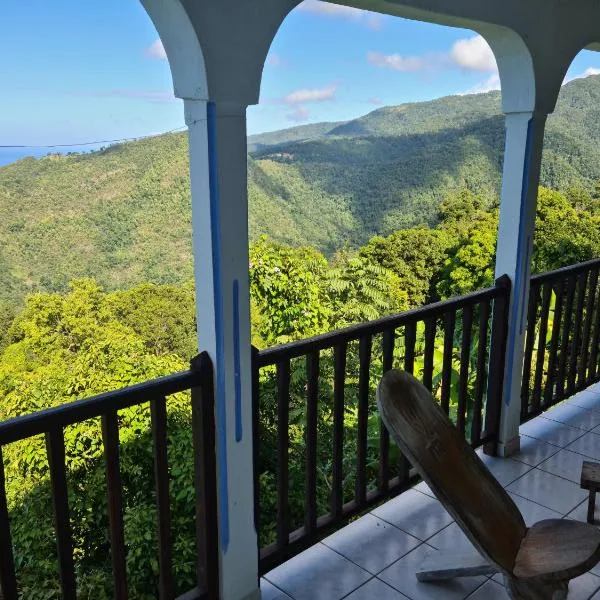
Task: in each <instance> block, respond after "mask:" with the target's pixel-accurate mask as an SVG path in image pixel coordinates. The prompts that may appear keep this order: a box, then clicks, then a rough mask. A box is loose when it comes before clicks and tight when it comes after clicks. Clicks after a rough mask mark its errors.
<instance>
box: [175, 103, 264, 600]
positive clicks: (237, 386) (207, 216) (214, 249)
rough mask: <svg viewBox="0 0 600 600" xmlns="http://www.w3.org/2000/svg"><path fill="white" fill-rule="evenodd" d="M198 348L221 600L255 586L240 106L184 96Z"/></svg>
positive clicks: (253, 592) (240, 598) (255, 593)
mask: <svg viewBox="0 0 600 600" xmlns="http://www.w3.org/2000/svg"><path fill="white" fill-rule="evenodd" d="M185 115H186V123H187V125H188V128H189V146H190V178H191V189H192V226H193V246H194V262H195V277H196V314H197V321H198V346H199V348H200V349H201V350H206V351H207V352H208V353H209V354H210V357H211V359H212V361H213V364H214V368H215V412H216V427H217V431H216V439H217V479H218V490H217V497H218V504H219V569H220V591H221V593H220V598H221V600H246V599H248V600H250V599H256V598H259V597H260V592H259V590H258V549H257V538H256V530H255V526H254V481H253V462H252V456H253V452H252V373H251V353H250V302H249V280H248V198H247V150H246V106H244V105H237V104H226V103H213V102H203V101H198V100H185Z"/></svg>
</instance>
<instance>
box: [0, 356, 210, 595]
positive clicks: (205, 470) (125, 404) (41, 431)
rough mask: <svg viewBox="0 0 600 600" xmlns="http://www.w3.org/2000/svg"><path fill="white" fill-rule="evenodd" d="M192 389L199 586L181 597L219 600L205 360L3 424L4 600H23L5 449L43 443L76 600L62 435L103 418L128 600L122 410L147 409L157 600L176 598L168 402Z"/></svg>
mask: <svg viewBox="0 0 600 600" xmlns="http://www.w3.org/2000/svg"><path fill="white" fill-rule="evenodd" d="M188 390H190V391H191V427H192V440H193V442H192V443H193V454H194V475H195V490H194V491H195V501H194V502H195V525H196V531H195V538H196V555H197V562H196V586H195V587H193V589H191V590H189V591H188V592H186V593H185V594H184V595H183V596H181V598H185V599H186V600H193V599H197V600H200V599H202V600H204V599H206V600H213V599H216V598H217V594H218V563H217V561H218V540H217V504H216V463H215V460H216V459H215V426H214V401H213V396H214V394H213V367H212V363H211V361H210V358H209V357H208V355H207V354H206V353H203V354H201V355H200V356H198V357H197V358H195V359H194V360H192V363H191V368H190V370H189V371H185V372H182V373H178V374H175V375H171V376H168V377H163V378H160V379H156V380H153V381H148V382H145V383H142V384H139V385H135V386H132V387H128V388H125V389H122V390H119V391H116V392H110V393H106V394H101V395H98V396H95V397H93V398H89V399H86V400H80V401H77V402H72V403H68V404H63V405H61V406H58V407H56V408H52V409H49V410H44V411H41V412H37V413H33V414H29V415H26V416H22V417H18V418H15V419H11V420H8V421H5V422H2V423H0V590H1V592H0V597H2V598H3V599H4V600H17V598H18V597H19V584H18V573H17V572H16V568H15V561H14V557H13V546H12V541H11V524H10V514H9V506H8V503H7V495H6V489H5V487H6V486H5V472H4V461H3V459H2V450H3V449H4V448H6V447H8V446H9V445H10V444H13V443H17V442H19V441H21V440H25V439H28V438H31V437H33V436H37V435H44V436H45V440H46V452H47V458H48V464H49V472H50V489H51V495H52V505H53V516H54V531H55V537H56V548H57V558H58V569H59V577H60V588H61V592H62V598H63V599H64V600H74V599H75V598H76V597H77V577H76V564H75V560H74V556H73V535H72V527H71V517H70V512H69V493H68V484H67V479H68V470H67V467H66V451H65V435H64V432H65V429H66V428H68V427H69V426H71V425H74V424H76V423H81V422H84V421H87V420H90V419H95V418H98V417H99V418H100V419H101V427H102V442H103V446H104V457H105V463H106V493H107V500H108V523H109V539H110V553H111V562H112V573H113V578H114V598H116V599H117V600H124V599H126V598H127V597H128V582H127V570H126V547H125V536H124V523H123V501H122V495H123V489H122V488H123V484H122V480H121V473H120V468H119V447H120V444H119V411H121V410H123V409H126V408H129V407H133V406H138V405H142V404H146V403H150V422H151V434H152V447H153V457H154V480H155V491H154V494H155V498H156V507H157V531H158V547H157V552H158V572H159V577H158V582H157V583H158V596H159V598H160V599H161V600H167V599H169V600H170V599H172V598H174V596H175V588H176V585H175V582H174V577H173V565H172V551H173V539H172V537H173V536H172V532H171V528H172V527H171V509H170V496H169V481H170V476H169V461H168V455H167V433H168V427H167V397H169V396H172V395H173V394H177V393H179V392H185V391H188ZM34 526H35V524H34Z"/></svg>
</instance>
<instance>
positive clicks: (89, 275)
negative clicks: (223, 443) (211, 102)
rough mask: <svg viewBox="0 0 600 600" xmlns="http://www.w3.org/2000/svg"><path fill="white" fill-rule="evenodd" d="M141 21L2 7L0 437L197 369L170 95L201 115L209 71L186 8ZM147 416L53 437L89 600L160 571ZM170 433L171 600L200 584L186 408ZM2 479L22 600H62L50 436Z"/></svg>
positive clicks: (145, 585) (171, 421)
mask: <svg viewBox="0 0 600 600" xmlns="http://www.w3.org/2000/svg"><path fill="white" fill-rule="evenodd" d="M42 4H43V3H42ZM145 4H146V8H147V9H148V12H149V13H150V14H151V16H152V18H153V19H154V21H155V23H156V28H155V27H153V25H152V22H151V21H150V20H149V19H148V15H147V14H146V13H145V12H144V9H143V7H142V6H140V4H139V3H136V2H128V3H121V2H113V3H85V4H82V3H60V2H59V3H56V4H54V5H53V6H52V7H50V6H45V5H43V6H42V5H40V6H39V7H37V9H36V11H30V10H28V9H25V8H23V7H21V5H20V3H18V2H13V3H9V5H8V6H7V5H3V7H2V14H3V18H2V27H3V31H4V28H6V29H5V31H6V32H8V33H7V35H6V36H5V35H3V43H6V44H7V47H9V46H10V51H9V50H7V51H6V52H5V53H4V54H5V56H6V57H7V60H6V61H3V65H6V64H8V67H6V68H7V72H6V76H5V77H4V78H3V83H4V86H5V90H4V92H3V99H4V100H3V101H4V102H6V103H7V104H8V110H2V111H1V113H2V116H0V129H1V130H2V141H1V142H0V143H2V144H3V145H5V146H26V147H25V148H12V149H10V150H11V151H13V152H15V151H17V150H18V151H19V155H18V156H16V155H12V156H8V151H9V149H8V148H4V150H3V154H4V156H6V157H7V158H10V159H12V158H15V159H19V160H17V161H16V162H15V161H13V160H7V161H6V162H8V163H9V164H7V165H5V166H0V213H1V214H2V219H1V221H2V223H1V224H0V238H1V239H2V259H1V260H0V281H1V282H2V286H1V287H2V289H1V290H0V303H2V304H3V307H5V308H6V311H4V312H3V315H4V317H3V318H2V321H1V325H0V328H1V331H0V380H1V383H0V388H1V391H0V394H1V395H2V403H1V407H0V421H5V420H7V419H9V418H12V417H18V416H22V415H26V414H29V413H33V412H36V411H39V410H43V409H47V408H52V407H57V406H59V405H62V404H66V403H70V402H72V401H75V400H80V399H84V398H87V397H89V396H93V395H95V394H99V393H103V392H107V391H112V390H115V389H121V388H124V387H127V386H130V385H133V384H137V383H142V382H146V381H149V380H153V379H155V378H157V377H160V376H164V375H170V374H172V373H175V372H177V371H181V370H186V369H187V368H189V359H190V358H191V357H192V356H193V355H195V354H196V353H197V342H196V323H195V302H194V284H193V260H192V258H193V257H192V243H191V215H190V185H189V170H188V147H187V135H186V133H185V132H184V131H183V129H184V126H183V124H184V119H183V106H182V102H181V101H180V100H178V99H177V98H176V97H175V96H174V94H173V87H174V88H175V91H176V93H177V94H178V95H179V96H181V97H183V98H186V99H192V100H200V101H201V100H205V99H206V82H205V74H204V65H203V58H202V54H201V53H200V51H199V46H198V41H197V39H196V37H195V34H194V32H193V29H192V28H191V26H190V25H189V23H187V22H186V21H185V18H184V17H185V13H184V12H183V9H182V8H181V5H180V4H179V2H178V1H176V0H175V1H173V2H164V1H163V0H161V1H160V2H156V3H152V2H147V3H145ZM61 5H62V6H61ZM157 29H158V32H157ZM159 33H160V34H161V37H159ZM167 55H168V57H169V59H170V60H171V67H172V71H173V73H172V75H171V69H170V67H169V64H168V61H167ZM8 57H10V59H8ZM11 63H12V66H11ZM172 79H173V81H172ZM32 82H35V84H33V83H32ZM165 132H167V133H165ZM157 134H160V135H157ZM124 138H125V140H124ZM113 140H119V142H113ZM34 146H43V147H34ZM30 154H32V155H33V157H27V156H28V155H30ZM149 400H150V396H148V397H145V398H144V399H143V401H142V402H141V403H139V404H134V405H131V404H130V403H128V407H127V408H125V409H123V410H120V411H119V412H118V413H117V412H116V409H115V412H114V414H111V415H104V413H103V415H104V416H105V418H104V419H100V418H94V419H89V420H85V421H82V422H79V421H78V420H76V422H75V423H74V424H70V421H65V423H64V424H65V427H64V451H65V458H64V462H65V464H66V485H67V490H66V493H67V494H68V511H69V513H70V514H68V513H67V517H66V520H67V525H68V524H69V523H70V529H71V534H72V546H73V559H74V571H75V572H76V585H77V593H78V596H80V597H94V598H112V597H115V596H116V595H117V593H116V592H115V591H114V587H113V586H114V585H115V584H117V585H120V586H121V587H120V590H121V594H122V590H123V585H124V579H125V577H127V586H128V588H129V593H130V595H131V596H136V597H142V596H147V597H153V596H154V595H155V594H156V590H157V588H158V582H159V562H160V563H161V571H163V572H164V571H165V569H166V566H165V565H164V564H162V563H163V562H164V547H165V546H166V545H164V544H163V541H164V540H163V539H162V538H161V539H160V540H159V539H158V535H157V522H158V520H159V518H160V519H161V520H163V519H164V517H165V508H164V507H165V505H164V502H163V505H162V510H161V514H160V515H158V510H157V502H156V496H157V493H158V492H157V488H158V484H157V483H156V482H155V476H154V455H153V433H152V427H151V409H150V406H149ZM160 402H161V400H160V399H159V400H158V402H156V401H155V402H153V406H152V412H156V410H158V411H159V412H160V410H161V405H160ZM102 406H106V404H102ZM157 406H158V408H157ZM155 418H156V417H152V422H154V420H155ZM111 419H112V420H111ZM101 421H102V422H101ZM166 422H167V423H168V433H167V441H168V446H169V455H168V469H169V472H168V473H165V472H163V473H162V474H161V476H160V479H162V484H163V488H162V494H163V500H164V496H165V493H166V496H167V497H168V496H169V493H170V498H169V500H170V515H171V528H170V531H169V534H170V535H171V536H172V541H173V551H172V561H173V578H172V579H173V582H174V583H173V589H174V593H176V594H177V595H179V594H182V593H185V592H187V591H189V590H190V588H193V587H195V585H196V582H197V579H196V567H197V555H196V540H195V524H194V514H195V494H194V455H193V450H194V445H193V443H192V428H191V405H190V398H189V394H185V393H184V394H179V395H174V396H173V395H171V396H169V397H168V398H167V400H166ZM57 431H60V436H62V435H63V429H62V426H61V427H59V428H58V429H57ZM107 431H109V433H107ZM110 432H112V433H110ZM110 435H112V438H111V437H110ZM107 436H108V437H107ZM57 439H59V440H60V437H59V438H57ZM109 440H112V441H111V442H110V444H112V445H111V446H110V448H109ZM117 448H118V450H117ZM55 449H56V451H57V452H58V453H59V455H60V452H61V448H60V447H59V446H55ZM109 450H111V452H112V454H111V455H110V456H111V457H112V458H109ZM115 453H118V458H115V456H116V454H115ZM105 460H106V461H108V463H109V464H108V469H109V470H111V469H112V470H111V473H112V477H113V479H112V482H111V483H110V484H108V485H107V482H106V476H107V474H106V471H107V466H106V463H105ZM0 461H2V466H3V470H2V472H3V475H2V487H4V479H6V491H7V499H8V510H9V513H10V521H11V534H12V546H13V553H14V556H15V563H16V579H17V585H18V588H19V594H20V595H21V596H22V597H31V598H34V597H42V596H44V597H58V596H61V581H60V580H59V578H58V577H57V572H58V562H59V560H58V557H57V549H56V540H55V537H56V536H57V535H59V534H62V535H63V536H64V535H65V530H64V528H63V531H62V532H59V529H60V525H59V524H58V523H56V524H55V520H54V519H53V514H52V501H53V500H55V501H57V502H59V503H60V502H62V504H63V506H62V509H63V510H65V509H66V504H67V502H66V497H65V499H64V501H63V500H61V499H60V498H57V497H56V490H54V491H52V490H51V482H50V468H51V465H50V463H49V460H48V457H47V452H46V446H45V440H44V436H35V437H30V438H27V439H23V440H21V441H17V442H14V443H10V444H5V445H3V446H2V454H1V455H0ZM111 461H112V462H111ZM115 461H118V464H115ZM115 472H116V473H117V475H116V476H115ZM115 477H116V479H115ZM119 481H120V483H122V486H121V489H120V492H121V494H120V499H119V500H120V503H121V505H122V520H123V523H124V527H123V530H121V548H120V549H121V551H122V554H121V559H122V562H121V564H120V565H119V566H120V570H119V568H117V567H115V564H116V563H115V561H117V562H118V558H115V557H116V555H117V551H118V549H119V548H118V539H119V535H118V533H117V534H115V533H114V532H115V531H117V532H118V528H119V524H118V521H119V515H118V512H119V511H118V509H115V506H117V505H116V504H115V502H116V501H115V496H114V495H113V496H112V497H111V501H110V503H107V494H108V488H109V487H112V493H114V490H115V489H116V488H115V486H117V487H118V486H119V485H120V483H116V482H119ZM165 482H166V486H167V487H166V492H165V487H164V483H165ZM169 484H170V486H171V487H170V491H169ZM2 493H3V490H2ZM107 504H111V507H112V509H113V510H112V512H111V519H115V518H116V521H117V523H116V524H115V521H113V520H111V522H110V526H109V508H108V506H107ZM115 515H116V516H115ZM69 517H70V518H69ZM56 519H58V517H57V518H56ZM121 525H122V524H121ZM109 530H110V533H109ZM3 535H4V534H3ZM115 535H116V539H117V544H115V537H114V536H115ZM63 539H64V538H63ZM3 541H4V542H6V540H5V539H4V538H3ZM67 544H68V542H67ZM159 546H162V548H161V550H160V552H159ZM2 552H3V553H4V552H5V547H3V550H2ZM67 571H68V569H65V565H64V563H61V574H62V578H63V579H64V580H66V579H68V573H67ZM162 578H163V575H162V574H161V580H162ZM2 595H3V592H2V590H0V596H2ZM4 597H9V592H8V591H6V594H5V595H4ZM121 597H122V596H121Z"/></svg>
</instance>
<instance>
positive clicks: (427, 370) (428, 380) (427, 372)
mask: <svg viewBox="0 0 600 600" xmlns="http://www.w3.org/2000/svg"><path fill="white" fill-rule="evenodd" d="M435 330H436V320H435V319H427V320H426V321H425V355H424V356H423V385H424V386H425V387H426V388H427V389H428V390H429V391H431V387H432V384H433V352H434V350H435Z"/></svg>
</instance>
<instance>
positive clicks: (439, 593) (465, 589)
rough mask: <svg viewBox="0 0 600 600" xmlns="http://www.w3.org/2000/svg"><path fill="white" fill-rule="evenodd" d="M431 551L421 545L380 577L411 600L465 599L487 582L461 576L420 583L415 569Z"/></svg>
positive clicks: (479, 578)
mask: <svg viewBox="0 0 600 600" xmlns="http://www.w3.org/2000/svg"><path fill="white" fill-rule="evenodd" d="M429 552H430V551H428V550H427V549H426V546H425V545H423V546H419V547H418V548H417V549H416V550H413V551H412V552H411V553H410V554H407V555H406V556H404V557H403V558H401V559H400V560H399V561H397V562H395V563H394V564H393V565H392V566H390V567H388V568H387V569H386V570H385V571H383V572H382V573H380V574H379V576H378V577H379V579H382V580H383V581H385V582H386V583H388V584H389V585H391V586H392V587H393V588H395V589H396V590H398V591H399V592H401V593H402V594H404V595H405V596H408V598H410V599H411V600H463V599H464V598H466V597H467V596H468V595H469V594H470V593H471V592H473V591H474V590H475V589H477V588H478V587H480V586H481V585H482V584H483V583H485V581H486V578H485V577H461V578H460V579H452V580H450V581H438V582H431V583H420V582H419V581H417V578H416V577H415V569H417V568H418V567H419V566H420V565H421V563H422V562H423V560H424V559H425V557H426V556H427V555H428V554H429ZM431 552H436V551H435V550H431Z"/></svg>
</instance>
